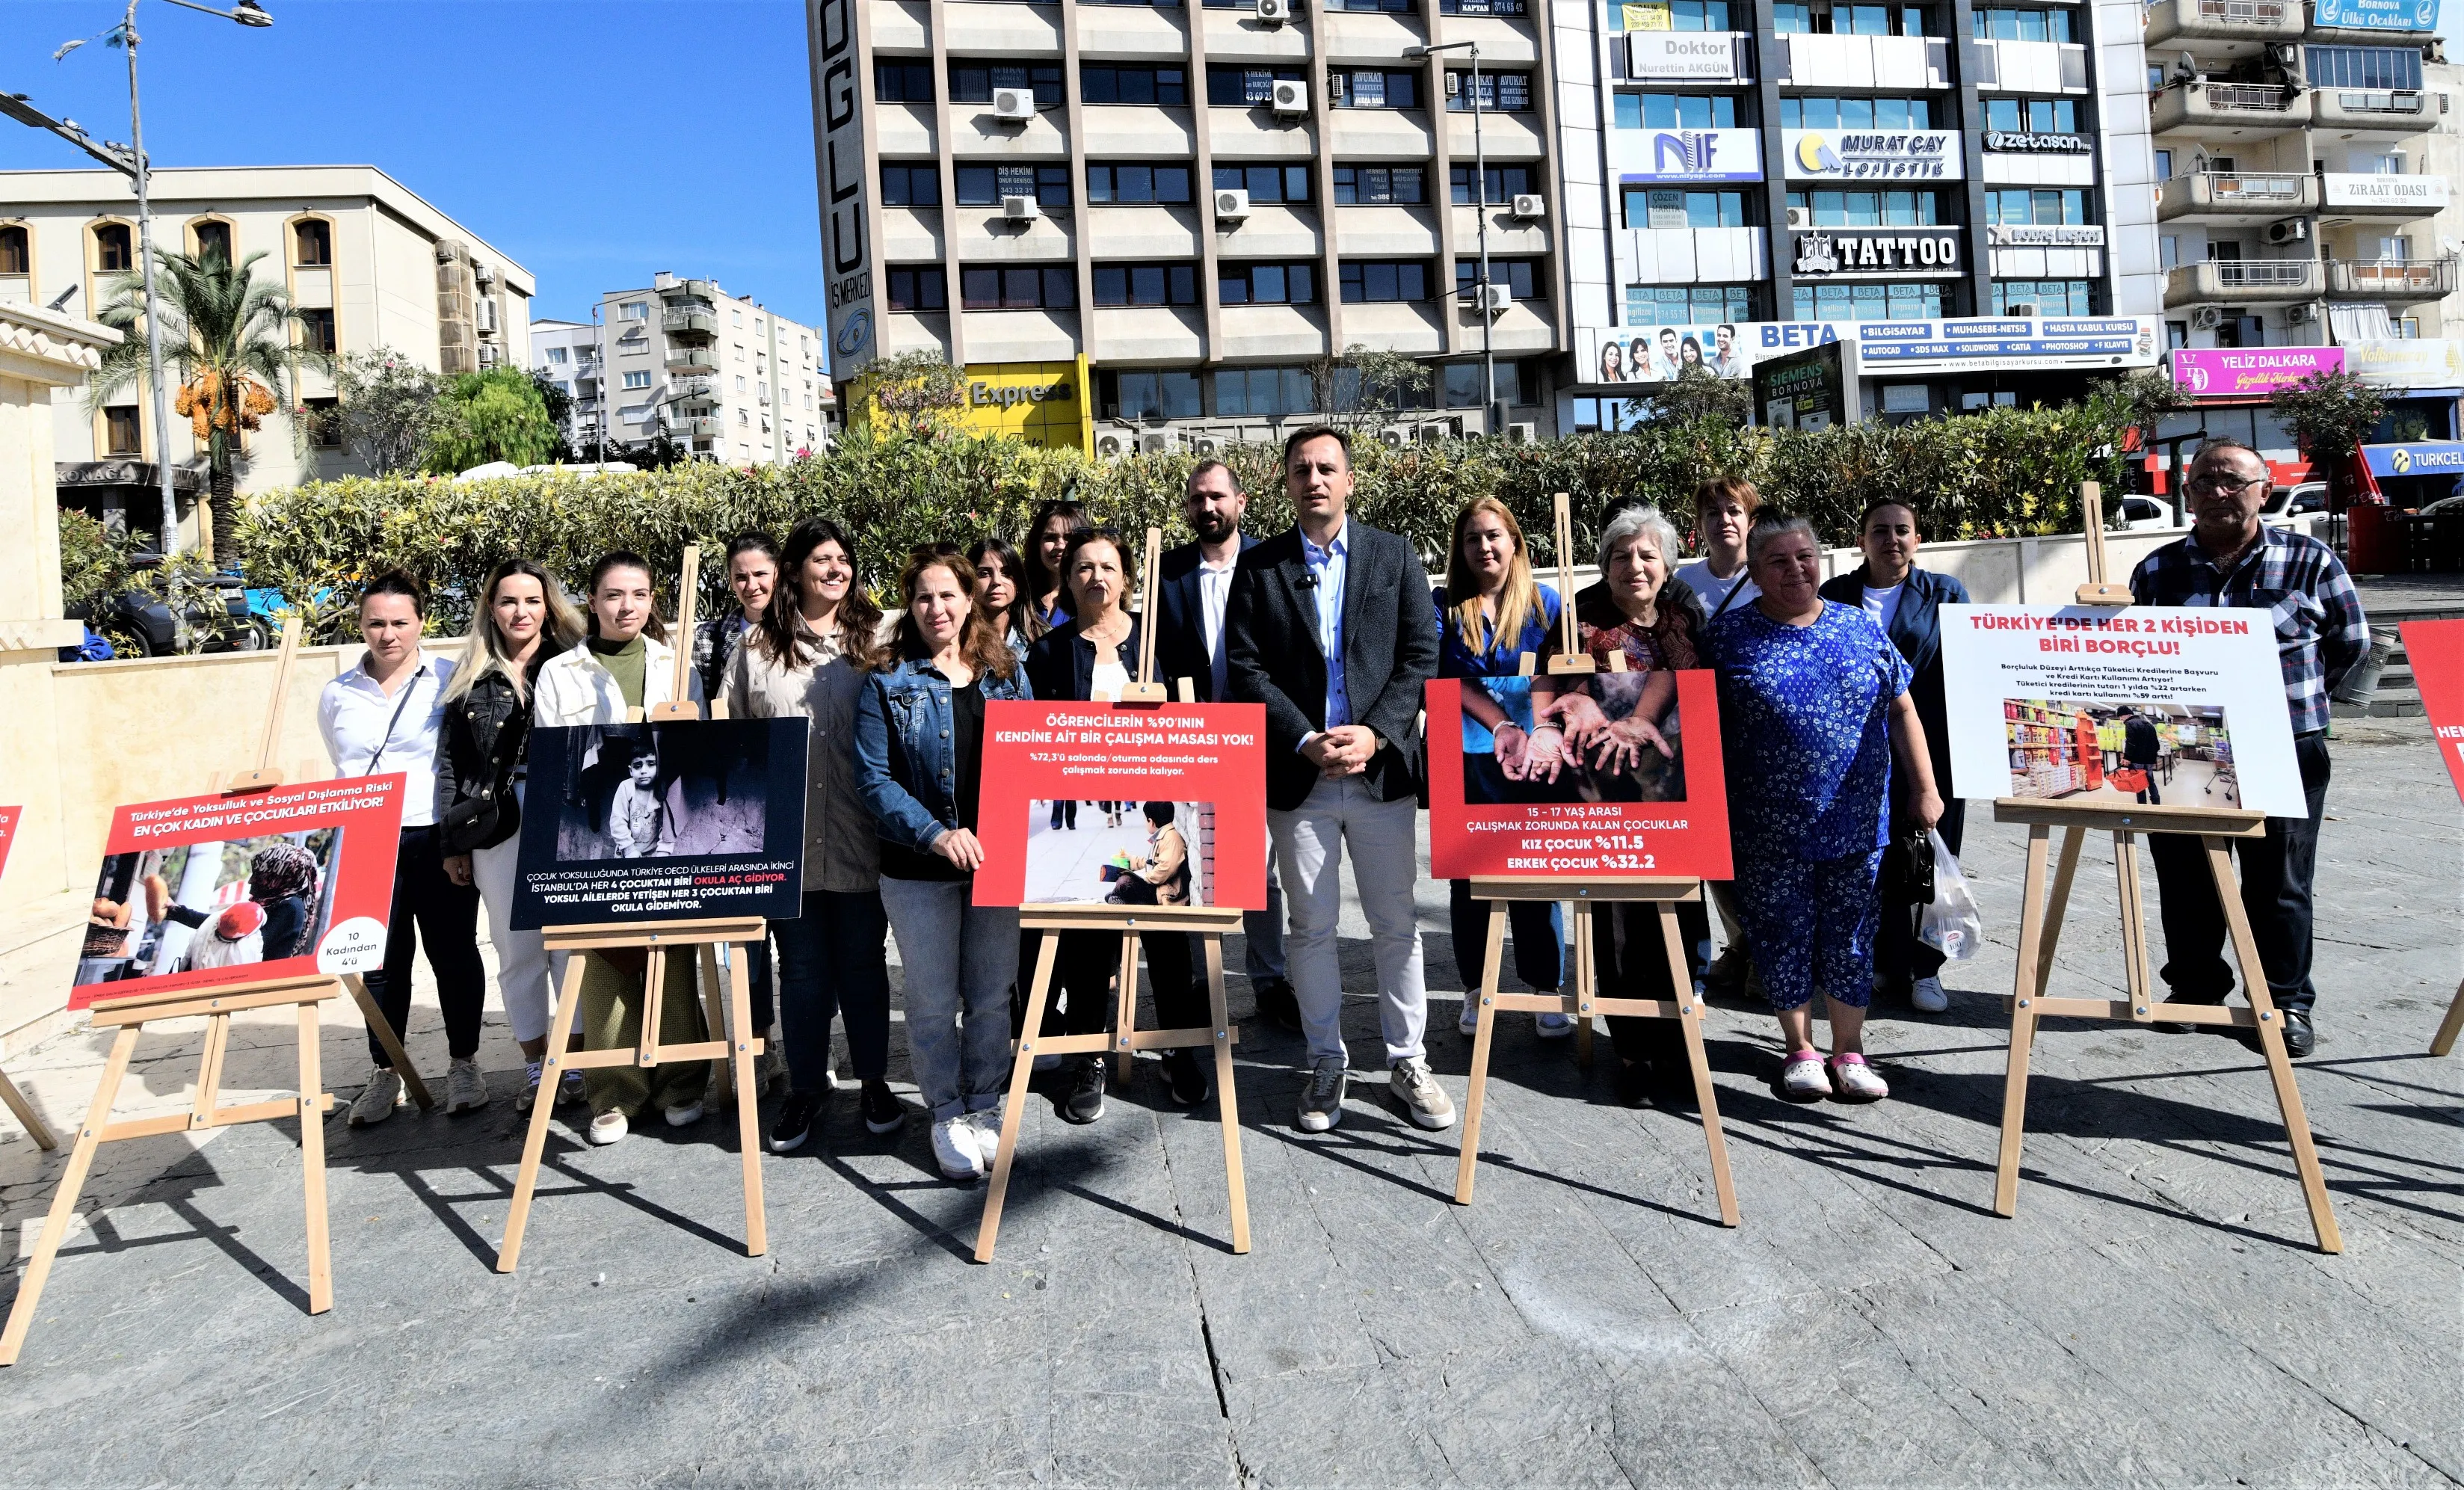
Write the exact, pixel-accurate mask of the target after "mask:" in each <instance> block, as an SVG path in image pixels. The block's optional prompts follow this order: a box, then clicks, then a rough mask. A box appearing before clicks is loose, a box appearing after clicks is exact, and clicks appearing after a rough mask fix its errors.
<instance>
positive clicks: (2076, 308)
mask: <svg viewBox="0 0 2464 1490" xmlns="http://www.w3.org/2000/svg"><path fill="white" fill-rule="evenodd" d="M2089 300H2090V296H2089V294H2088V282H2087V281H2086V280H2084V279H1996V280H1995V281H1993V314H1994V315H1996V316H2088V315H2093V314H2094V311H2093V310H2092V309H2091V307H2090V304H2089Z"/></svg>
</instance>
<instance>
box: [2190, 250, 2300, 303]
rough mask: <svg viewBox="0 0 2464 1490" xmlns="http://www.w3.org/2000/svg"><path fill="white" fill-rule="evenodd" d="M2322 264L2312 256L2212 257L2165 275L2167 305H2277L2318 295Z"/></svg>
mask: <svg viewBox="0 0 2464 1490" xmlns="http://www.w3.org/2000/svg"><path fill="white" fill-rule="evenodd" d="M2320 268H2321V266H2320V265H2319V264H2318V263H2317V262H2316V261H2315V260H2312V259H2210V260H2208V261H2207V262H2206V263H2204V264H2185V265H2183V266H2182V267H2181V268H2179V269H2176V270H2173V271H2172V272H2170V273H2169V274H2167V275H2166V276H2165V308H2166V309H2167V310H2171V309H2172V308H2173V307H2175V306H2177V305H2214V304H2220V303H2223V302H2227V301H2230V302H2232V303H2233V304H2235V305H2275V304H2281V303H2283V302H2285V301H2290V300H2310V299H2316V298H2318V296H2319V295H2320V293H2321V291H2320V286H2321V277H2320V273H2319V271H2320Z"/></svg>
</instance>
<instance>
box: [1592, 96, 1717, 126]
mask: <svg viewBox="0 0 2464 1490" xmlns="http://www.w3.org/2000/svg"><path fill="white" fill-rule="evenodd" d="M1736 127H1737V100H1736V99H1732V98H1729V97H1728V96H1727V95H1726V94H1709V93H1620V94H1618V95H1617V128H1619V129H1734V128H1736Z"/></svg>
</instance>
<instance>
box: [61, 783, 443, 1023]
mask: <svg viewBox="0 0 2464 1490" xmlns="http://www.w3.org/2000/svg"><path fill="white" fill-rule="evenodd" d="M402 786H403V778H402V774H401V773H400V772H394V773H391V774H388V775H385V776H375V777H354V778H350V779H348V780H341V781H311V782H308V783H306V784H304V785H301V786H294V787H284V788H282V789H280V790H277V791H272V792H260V793H255V794H253V795H250V796H246V797H191V798H187V799H185V800H178V801H159V802H143V803H139V804H137V805H134V806H124V807H121V808H120V809H119V810H117V811H116V812H114V813H113V814H112V815H111V837H110V838H109V839H108V840H107V841H106V842H105V844H104V845H103V856H102V870H101V872H100V873H99V874H98V875H97V876H96V877H95V887H94V907H93V909H92V910H91V911H90V912H89V913H88V915H87V917H86V927H85V945H84V947H83V949H82V950H81V951H80V953H79V954H78V956H77V975H76V977H75V979H74V980H73V981H74V984H75V986H74V987H73V988H72V989H71V990H70V993H69V1007H70V1008H72V1009H82V1008H84V1007H86V1006H87V1005H89V1004H92V1003H94V1002H95V1001H97V1000H98V999H107V998H124V997H128V996H130V995H132V994H152V993H162V992H166V991H168V990H171V989H179V988H199V987H206V986H209V985H212V984H217V983H244V982H251V981H253V980H255V979H258V978H269V977H285V976H296V975H300V974H308V973H372V972H374V971H376V970H377V969H378V968H379V967H381V966H382V965H383V964H384V962H385V920H386V917H387V913H388V912H389V911H390V909H392V902H393V869H394V859H395V857H396V854H397V852H398V849H399V846H400V843H401V839H402Z"/></svg>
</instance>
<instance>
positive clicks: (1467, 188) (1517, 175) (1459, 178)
mask: <svg viewBox="0 0 2464 1490" xmlns="http://www.w3.org/2000/svg"><path fill="white" fill-rule="evenodd" d="M1471 172H1472V168H1471V167H1470V166H1468V165H1455V166H1449V167H1448V168H1447V176H1448V179H1449V181H1450V182H1451V184H1452V186H1453V187H1454V197H1455V206H1457V207H1469V206H1471V205H1472V200H1471ZM1487 187H1488V189H1487V190H1486V191H1485V192H1483V193H1482V200H1484V201H1485V202H1486V203H1487V204H1488V205H1489V206H1491V207H1494V206H1496V205H1497V204H1498V203H1500V202H1511V201H1513V200H1514V199H1515V198H1516V197H1519V196H1521V195H1523V194H1524V193H1525V192H1527V191H1529V190H1530V189H1531V167H1530V166H1529V165H1492V166H1490V167H1489V168H1488V177H1487Z"/></svg>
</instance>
